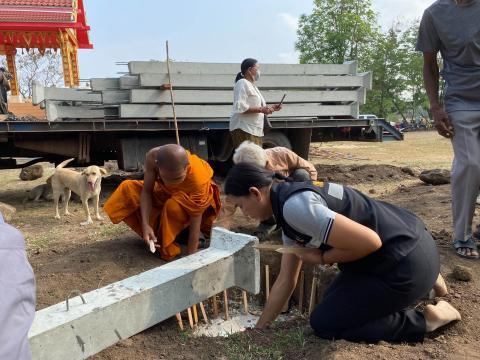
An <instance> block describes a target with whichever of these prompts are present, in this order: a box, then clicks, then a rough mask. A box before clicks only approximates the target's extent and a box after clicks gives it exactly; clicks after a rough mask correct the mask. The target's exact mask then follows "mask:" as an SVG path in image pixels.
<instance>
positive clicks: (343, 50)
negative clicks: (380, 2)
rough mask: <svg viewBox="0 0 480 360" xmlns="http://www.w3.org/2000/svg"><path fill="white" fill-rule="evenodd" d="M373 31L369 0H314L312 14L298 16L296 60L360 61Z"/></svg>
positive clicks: (375, 22) (323, 61)
mask: <svg viewBox="0 0 480 360" xmlns="http://www.w3.org/2000/svg"><path fill="white" fill-rule="evenodd" d="M377 33H378V26H377V19H376V14H375V12H374V11H373V10H372V7H371V1H370V0H314V9H313V12H312V14H310V15H305V14H304V15H302V16H301V17H300V19H299V27H298V41H297V42H296V44H295V47H296V49H297V50H298V51H300V63H334V64H341V63H344V62H345V61H347V60H356V59H358V60H359V61H360V62H361V60H362V59H363V57H364V54H365V55H366V54H367V53H369V51H368V48H369V46H370V42H371V40H372V39H373V38H375V36H376V34H377ZM360 65H361V64H360Z"/></svg>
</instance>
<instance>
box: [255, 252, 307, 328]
mask: <svg viewBox="0 0 480 360" xmlns="http://www.w3.org/2000/svg"><path fill="white" fill-rule="evenodd" d="M301 267H302V262H301V261H300V259H299V258H298V257H297V256H295V255H292V254H284V255H282V263H281V265H280V274H279V275H278V278H277V280H276V281H275V283H274V284H273V287H272V290H271V291H270V296H269V298H268V301H267V303H266V304H265V308H264V310H263V312H262V315H261V316H260V319H259V320H258V322H257V325H256V328H258V329H263V328H265V327H267V326H268V325H269V324H270V323H271V322H272V321H274V320H275V319H276V318H277V316H278V314H280V312H281V311H282V308H283V306H284V305H285V303H286V302H287V300H288V299H289V298H290V296H292V293H293V291H294V290H295V286H296V285H297V278H298V274H299V273H300V269H301Z"/></svg>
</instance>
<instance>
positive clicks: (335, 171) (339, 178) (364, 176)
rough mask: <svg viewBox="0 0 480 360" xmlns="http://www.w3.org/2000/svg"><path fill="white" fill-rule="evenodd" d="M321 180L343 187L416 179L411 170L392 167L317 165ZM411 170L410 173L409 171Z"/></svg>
mask: <svg viewBox="0 0 480 360" xmlns="http://www.w3.org/2000/svg"><path fill="white" fill-rule="evenodd" d="M315 168H316V169H317V172H318V179H319V180H328V181H331V182H336V183H340V184H343V185H356V184H359V183H369V182H371V183H372V184H373V183H378V182H387V181H398V180H405V179H413V178H415V173H414V172H413V171H411V169H410V168H405V167H398V166H392V165H322V164H318V165H315ZM408 170H410V171H408Z"/></svg>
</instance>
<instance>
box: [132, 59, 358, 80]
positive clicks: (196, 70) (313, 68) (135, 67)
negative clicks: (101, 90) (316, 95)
mask: <svg viewBox="0 0 480 360" xmlns="http://www.w3.org/2000/svg"><path fill="white" fill-rule="evenodd" d="M261 66H262V73H263V74H266V75H286V74H292V75H293V74H296V75H302V74H303V75H319V74H324V75H346V74H350V75H354V74H356V72H357V63H356V61H351V62H346V63H345V64H264V63H262V64H261ZM128 70H129V72H130V74H132V75H139V74H166V73H167V65H166V62H163V61H130V62H129V63H128ZM170 71H171V73H172V74H173V73H176V74H205V75H213V74H216V75H229V76H230V77H235V75H236V74H237V72H239V71H240V64H228V63H198V62H171V63H170Z"/></svg>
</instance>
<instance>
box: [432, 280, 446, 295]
mask: <svg viewBox="0 0 480 360" xmlns="http://www.w3.org/2000/svg"><path fill="white" fill-rule="evenodd" d="M432 290H433V291H434V293H435V297H442V296H445V295H447V294H448V289H447V284H445V280H444V279H443V276H442V274H438V278H437V281H435V284H434V285H433V289H432Z"/></svg>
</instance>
